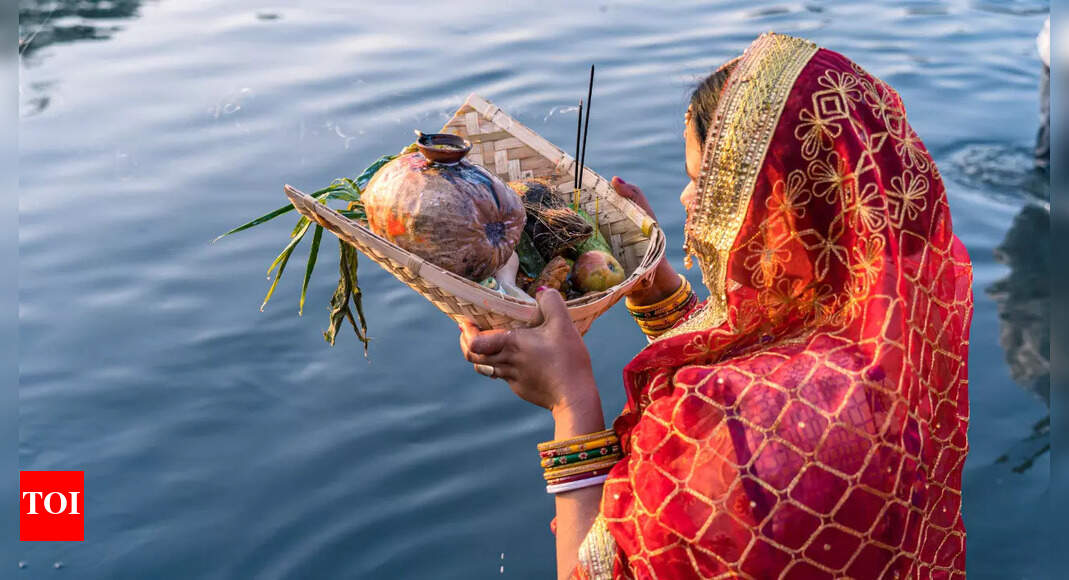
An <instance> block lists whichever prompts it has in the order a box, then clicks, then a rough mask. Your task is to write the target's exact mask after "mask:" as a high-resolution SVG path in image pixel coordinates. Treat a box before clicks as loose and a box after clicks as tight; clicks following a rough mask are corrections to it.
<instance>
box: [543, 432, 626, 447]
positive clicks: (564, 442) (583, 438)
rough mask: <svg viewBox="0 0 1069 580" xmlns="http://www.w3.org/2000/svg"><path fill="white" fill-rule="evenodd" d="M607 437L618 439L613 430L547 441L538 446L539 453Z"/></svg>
mask: <svg viewBox="0 0 1069 580" xmlns="http://www.w3.org/2000/svg"><path fill="white" fill-rule="evenodd" d="M607 437H612V438H614V439H615V438H616V431H613V430H612V429H605V430H604V431H598V432H596V433H587V434H586V435H579V436H576V437H572V438H569V439H555V440H553V441H546V442H543V443H539V444H538V450H539V451H549V450H556V449H559V448H561V447H568V446H571V445H577V444H579V443H588V442H591V441H594V440H599V439H605V438H607Z"/></svg>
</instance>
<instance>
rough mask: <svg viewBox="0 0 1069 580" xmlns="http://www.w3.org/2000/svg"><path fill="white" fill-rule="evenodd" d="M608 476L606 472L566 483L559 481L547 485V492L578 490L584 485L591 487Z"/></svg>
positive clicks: (602, 481) (600, 482)
mask: <svg viewBox="0 0 1069 580" xmlns="http://www.w3.org/2000/svg"><path fill="white" fill-rule="evenodd" d="M608 477H609V476H608V474H606V475H595V476H594V477H588V478H586V479H580V480H577V481H569V482H566V483H558V484H555V485H547V486H546V493H564V492H566V491H572V490H576V489H583V488H584V487H591V486H594V485H599V484H602V483H604V482H605V479H606V478H608Z"/></svg>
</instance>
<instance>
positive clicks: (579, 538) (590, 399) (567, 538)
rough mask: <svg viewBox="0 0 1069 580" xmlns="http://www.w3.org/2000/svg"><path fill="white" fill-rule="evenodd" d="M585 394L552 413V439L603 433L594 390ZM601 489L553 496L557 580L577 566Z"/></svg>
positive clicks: (602, 423)
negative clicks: (555, 506)
mask: <svg viewBox="0 0 1069 580" xmlns="http://www.w3.org/2000/svg"><path fill="white" fill-rule="evenodd" d="M587 392H588V393H592V394H590V395H587V396H584V397H583V400H580V401H572V402H567V403H565V404H562V405H560V406H559V407H558V408H555V409H554V410H553V420H554V421H555V428H554V434H553V435H554V439H569V438H572V437H576V436H579V435H585V434H587V433H594V432H596V431H601V430H603V429H605V418H604V416H603V415H602V412H601V399H600V398H599V397H598V395H597V388H596V387H593V386H592V388H591V389H589V390H587ZM601 488H602V486H601V485H594V486H591V487H584V488H582V489H576V490H573V491H568V492H564V493H558V494H557V496H556V504H557V578H567V577H568V575H569V574H571V572H572V570H573V569H574V568H575V565H576V563H577V562H578V559H579V546H580V545H582V543H583V538H585V537H586V534H587V532H589V531H590V527H591V526H592V525H593V524H594V519H595V518H596V517H597V515H598V510H599V509H600V508H601Z"/></svg>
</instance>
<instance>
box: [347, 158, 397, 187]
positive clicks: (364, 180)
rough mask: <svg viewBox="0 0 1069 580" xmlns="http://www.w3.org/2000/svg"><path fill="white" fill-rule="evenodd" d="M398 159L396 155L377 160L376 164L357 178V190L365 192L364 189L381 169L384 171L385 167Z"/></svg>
mask: <svg viewBox="0 0 1069 580" xmlns="http://www.w3.org/2000/svg"><path fill="white" fill-rule="evenodd" d="M396 157H397V156H396V155H383V156H382V157H379V158H378V159H376V160H375V162H374V163H372V164H371V165H369V166H368V167H367V169H365V170H364V172H363V173H361V174H360V175H358V176H357V178H356V183H355V186H356V188H357V189H359V190H360V191H364V188H366V187H367V184H368V182H369V181H371V178H372V177H374V176H375V173H377V172H378V170H379V169H382V166H383V165H386V164H387V163H389V162H391V161H393V160H394V159H395V158H396Z"/></svg>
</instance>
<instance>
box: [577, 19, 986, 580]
mask: <svg viewBox="0 0 1069 580" xmlns="http://www.w3.org/2000/svg"><path fill="white" fill-rule="evenodd" d="M698 195H699V202H698V205H697V208H696V209H695V210H693V211H692V212H691V215H690V216H688V222H687V244H686V247H687V250H688V254H693V255H696V256H697V257H698V259H699V262H700V264H701V266H702V271H703V275H704V279H705V283H706V285H707V286H708V287H709V291H710V292H711V297H710V298H709V300H708V301H707V302H706V303H705V304H704V305H703V307H702V309H701V310H700V311H698V312H697V313H695V314H694V315H692V316H691V317H690V319H689V320H687V321H685V322H684V323H682V324H681V325H680V326H678V327H677V328H675V329H673V330H672V331H670V332H669V333H667V334H666V335H665V336H663V337H661V338H659V339H658V340H656V341H655V342H653V343H652V344H651V345H650V346H649V347H647V348H646V349H644V350H643V351H642V352H641V353H639V354H638V356H636V357H635V358H634V360H632V361H631V363H630V364H629V365H628V366H627V367H626V369H625V371H624V382H625V387H626V389H627V394H628V403H627V406H626V408H625V410H624V412H623V414H622V415H621V416H620V417H619V418H618V419H617V420H616V421H615V423H614V428H615V429H616V430H617V431H618V433H619V435H620V437H621V440H622V444H623V448H624V450H625V452H626V456H625V459H624V460H623V461H621V462H620V463H618V464H617V465H616V466H615V467H614V468H613V470H612V472H611V474H610V478H609V480H608V481H607V482H606V484H605V487H604V495H603V499H602V506H601V515H600V516H599V521H598V522H597V523H596V524H595V531H592V535H593V534H595V533H596V532H597V529H599V528H600V529H601V530H602V531H603V532H605V531H607V534H608V535H606V536H605V538H603V541H602V542H601V544H602V545H603V546H604V545H606V544H607V545H608V549H609V550H611V554H612V558H611V560H612V562H613V563H612V566H611V568H610V567H606V565H605V561H604V560H603V561H602V564H601V568H600V571H599V570H598V565H597V564H596V563H595V562H593V559H594V558H595V557H596V556H595V555H594V553H595V551H596V550H591V549H590V547H589V546H587V543H589V542H590V541H591V538H590V537H588V542H587V543H584V550H581V552H580V566H579V569H578V570H577V573H578V575H579V576H584V575H585V576H588V577H615V578H692V577H714V576H726V577H745V578H777V577H782V578H832V577H843V576H848V577H853V578H931V577H938V578H948V577H963V576H964V562H965V529H964V525H963V523H962V518H961V470H962V465H963V463H964V461H965V454H966V450H967V441H966V427H967V424H968V398H967V376H966V362H967V350H968V338H969V336H968V335H969V323H970V319H971V316H972V291H971V286H972V284H971V282H972V273H971V267H970V263H969V258H968V255H967V254H966V252H965V248H964V247H963V245H962V244H961V242H960V241H959V240H958V239H957V238H956V237H955V236H954V234H953V233H952V231H951V223H950V212H949V208H948V205H947V199H946V193H945V190H944V188H943V185H942V182H941V180H940V177H939V173H938V171H937V169H936V167H935V164H934V163H933V162H932V159H931V157H930V156H929V154H928V152H927V150H926V149H925V147H924V145H923V144H922V143H921V141H920V139H919V138H918V137H917V134H916V133H915V132H914V131H913V129H912V128H911V127H910V126H909V123H907V121H906V114H905V110H904V108H903V105H902V102H901V100H900V99H899V96H898V94H897V93H896V92H895V91H894V90H893V89H891V87H889V86H888V85H886V84H884V83H883V82H882V81H880V80H879V79H877V78H875V77H873V76H871V75H869V74H868V73H866V72H865V71H864V70H862V69H861V68H859V67H858V66H857V65H855V64H854V63H852V62H851V61H850V60H848V59H846V58H845V57H843V56H841V55H839V54H837V53H835V52H831V51H828V50H824V49H818V48H817V47H816V46H814V45H812V44H811V43H809V42H807V41H804V40H801V39H796V38H791V37H788V36H784V35H776V34H767V35H764V36H762V37H760V38H759V39H757V40H756V41H755V42H754V43H753V44H752V45H751V46H750V48H749V49H748V50H747V51H746V53H745V54H744V55H743V57H742V58H741V59H740V61H739V63H738V65H737V67H736V69H735V70H734V71H733V73H732V74H731V77H730V78H729V80H728V82H727V85H726V86H725V88H724V91H723V93H722V95H721V99H720V103H719V106H718V109H717V113H716V118H715V119H714V121H713V125H712V127H711V128H710V132H709V135H708V137H707V139H706V143H705V147H704V162H703V172H702V176H701V179H700V181H699V183H698Z"/></svg>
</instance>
